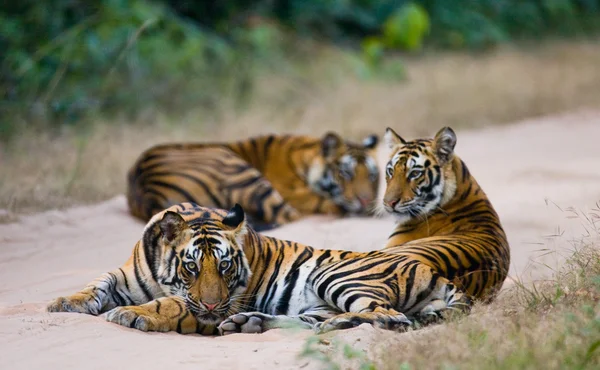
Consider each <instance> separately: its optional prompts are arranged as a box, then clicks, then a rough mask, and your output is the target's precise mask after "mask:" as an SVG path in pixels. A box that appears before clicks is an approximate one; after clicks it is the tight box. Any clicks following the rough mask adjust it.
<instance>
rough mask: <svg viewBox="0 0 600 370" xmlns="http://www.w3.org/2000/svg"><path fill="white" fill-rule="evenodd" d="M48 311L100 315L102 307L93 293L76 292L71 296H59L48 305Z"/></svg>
mask: <svg viewBox="0 0 600 370" xmlns="http://www.w3.org/2000/svg"><path fill="white" fill-rule="evenodd" d="M46 310H47V311H48V312H77V313H87V314H90V315H94V316H95V315H98V314H99V313H100V307H99V305H98V303H97V301H96V300H95V299H94V297H93V296H92V295H89V294H74V295H72V296H69V297H58V298H56V299H55V300H53V301H52V302H50V303H49V304H48V306H46Z"/></svg>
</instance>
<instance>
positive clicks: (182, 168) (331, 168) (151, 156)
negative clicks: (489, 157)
mask: <svg viewBox="0 0 600 370" xmlns="http://www.w3.org/2000/svg"><path fill="white" fill-rule="evenodd" d="M377 141H378V140H377V136H375V135H371V136H369V137H367V138H366V139H365V141H364V142H363V143H362V144H361V145H357V144H353V143H350V142H345V141H343V140H342V139H341V138H340V137H339V136H338V135H336V134H334V133H328V134H326V135H325V136H324V137H323V138H311V137H305V136H275V135H269V136H260V137H255V138H251V139H248V140H244V141H239V142H235V143H220V144H210V143H206V144H202V143H200V144H165V145H158V146H155V147H153V148H150V149H149V150H147V151H145V152H144V153H143V154H142V155H141V156H140V158H139V159H138V160H137V162H136V163H135V165H134V166H133V167H132V168H131V170H130V171H129V174H128V178H129V180H128V191H127V199H128V203H129V209H130V211H131V213H132V214H133V215H135V216H137V217H139V218H141V219H143V220H144V221H147V220H149V219H150V218H151V217H152V215H154V214H155V213H158V212H160V211H162V210H163V209H166V208H168V207H169V206H171V205H173V204H178V203H181V202H193V203H196V204H201V205H203V206H206V207H215V208H230V207H232V206H233V205H234V204H236V203H238V204H240V205H242V207H244V209H245V210H246V213H247V214H248V216H249V217H248V218H249V219H250V220H252V221H251V224H252V225H253V226H254V227H255V228H257V229H258V228H259V227H262V228H263V229H267V228H271V227H276V226H277V225H281V224H285V223H288V222H291V221H294V220H296V219H298V218H300V217H301V216H302V215H308V214H314V213H328V214H345V213H356V214H361V213H365V212H366V211H367V210H370V209H371V208H372V206H373V205H374V204H373V202H374V201H375V199H376V196H377V188H378V181H379V170H378V166H377V162H376V160H375V147H376V145H377Z"/></svg>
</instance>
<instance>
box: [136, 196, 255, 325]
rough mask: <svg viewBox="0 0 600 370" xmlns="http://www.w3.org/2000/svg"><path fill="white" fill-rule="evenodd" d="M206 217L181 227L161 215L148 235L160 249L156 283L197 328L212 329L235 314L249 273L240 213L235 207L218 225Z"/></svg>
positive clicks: (172, 215) (171, 216) (176, 218)
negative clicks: (190, 316)
mask: <svg viewBox="0 0 600 370" xmlns="http://www.w3.org/2000/svg"><path fill="white" fill-rule="evenodd" d="M205 214H206V215H207V217H206V218H204V217H202V218H196V219H192V220H188V221H187V222H186V221H185V220H184V218H183V217H182V216H181V215H180V214H178V213H176V212H171V211H166V212H164V214H163V215H162V219H161V220H160V221H158V222H156V224H155V225H156V226H155V229H156V231H155V232H153V233H151V234H150V235H155V238H157V239H159V240H158V242H159V243H160V244H162V252H163V253H162V257H163V258H162V263H161V264H160V267H159V268H158V269H157V271H156V274H157V275H158V277H159V282H160V283H161V284H163V285H164V286H167V287H169V288H170V293H171V294H173V295H177V296H179V297H181V298H182V299H183V300H184V301H185V303H186V306H187V307H188V309H189V310H190V312H192V313H193V314H194V315H195V317H196V319H197V320H198V321H199V322H201V323H203V324H205V325H211V324H213V325H215V324H218V323H220V322H221V321H222V320H224V319H225V318H227V317H228V316H229V315H230V314H232V313H234V312H237V308H238V307H239V305H240V304H241V303H240V301H241V296H242V295H243V293H244V291H245V290H246V287H247V286H248V282H249V279H250V276H251V271H250V268H249V266H248V261H247V259H246V257H245V255H244V252H243V250H242V246H243V240H244V235H245V234H246V232H247V229H246V223H245V221H244V211H243V210H242V208H241V207H240V206H239V205H237V204H236V205H235V206H234V207H233V208H232V209H231V210H230V211H229V213H227V214H226V215H225V217H223V218H222V219H215V213H214V212H212V213H210V212H206V213H205ZM157 217H161V215H160V214H159V215H157ZM156 235H158V236H156ZM145 239H148V238H146V237H145ZM145 242H151V241H150V240H145Z"/></svg>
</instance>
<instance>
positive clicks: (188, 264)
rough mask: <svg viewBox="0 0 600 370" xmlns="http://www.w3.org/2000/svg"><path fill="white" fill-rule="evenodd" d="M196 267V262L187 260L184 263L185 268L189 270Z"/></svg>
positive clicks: (194, 269) (192, 270)
mask: <svg viewBox="0 0 600 370" xmlns="http://www.w3.org/2000/svg"><path fill="white" fill-rule="evenodd" d="M197 267H198V266H196V263H194V262H188V263H186V264H185V268H187V269H188V270H189V271H191V272H196V269H197Z"/></svg>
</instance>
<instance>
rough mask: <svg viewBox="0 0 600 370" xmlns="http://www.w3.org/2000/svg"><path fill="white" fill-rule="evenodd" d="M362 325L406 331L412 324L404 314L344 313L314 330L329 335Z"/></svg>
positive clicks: (316, 325) (317, 324)
mask: <svg viewBox="0 0 600 370" xmlns="http://www.w3.org/2000/svg"><path fill="white" fill-rule="evenodd" d="M362 324H371V325H373V326H374V327H376V328H382V329H388V330H404V329H406V328H407V327H409V326H410V325H412V322H411V321H410V320H409V319H408V318H407V317H406V316H405V315H404V314H402V313H397V314H395V315H387V314H382V313H379V312H366V313H350V312H348V313H343V314H340V315H337V316H334V317H332V318H330V319H327V320H325V321H323V322H319V323H316V324H315V326H314V330H315V331H316V332H317V333H318V334H323V333H327V332H330V331H333V330H343V329H350V328H354V327H357V326H359V325H362Z"/></svg>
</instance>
